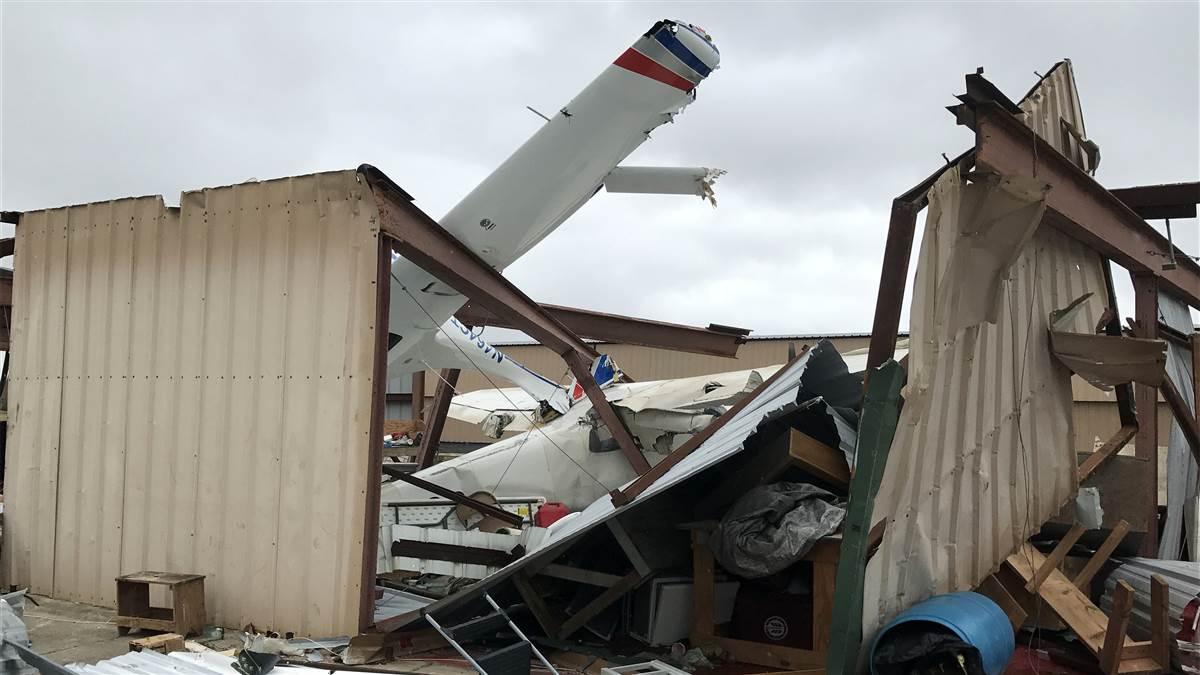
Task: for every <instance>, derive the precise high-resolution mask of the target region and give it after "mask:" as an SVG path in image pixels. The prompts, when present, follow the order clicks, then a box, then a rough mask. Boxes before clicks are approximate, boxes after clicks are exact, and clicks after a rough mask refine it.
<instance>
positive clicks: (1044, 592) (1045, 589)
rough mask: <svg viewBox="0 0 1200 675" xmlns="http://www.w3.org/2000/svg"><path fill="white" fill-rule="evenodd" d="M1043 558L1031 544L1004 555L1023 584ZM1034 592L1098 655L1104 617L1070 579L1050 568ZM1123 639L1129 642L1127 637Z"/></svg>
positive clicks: (1105, 622)
mask: <svg viewBox="0 0 1200 675" xmlns="http://www.w3.org/2000/svg"><path fill="white" fill-rule="evenodd" d="M1045 561H1046V556H1044V555H1042V553H1041V552H1040V551H1038V550H1037V549H1036V548H1034V547H1033V546H1032V545H1031V544H1028V543H1025V544H1022V545H1021V547H1020V548H1018V549H1017V551H1016V552H1015V553H1013V554H1012V555H1010V556H1008V559H1007V561H1006V562H1007V563H1008V566H1009V568H1010V569H1012V570H1013V571H1014V572H1016V573H1017V574H1018V575H1019V576H1020V577H1021V578H1022V579H1024V580H1025V581H1026V582H1027V583H1028V582H1029V581H1030V580H1032V579H1033V575H1034V574H1035V572H1036V570H1037V569H1038V568H1039V567H1041V565H1042V563H1044V562H1045ZM1038 595H1039V596H1040V597H1041V598H1042V600H1044V601H1045V602H1046V604H1047V605H1049V606H1050V609H1052V610H1054V613H1055V614H1057V615H1058V616H1059V618H1061V619H1062V620H1063V623H1065V624H1067V627H1068V628H1070V629H1071V631H1072V632H1074V633H1075V634H1076V635H1077V636H1079V639H1080V640H1082V641H1083V643H1084V644H1085V645H1086V646H1087V648H1088V650H1089V651H1091V652H1092V653H1093V654H1099V653H1100V650H1101V649H1102V648H1103V647H1104V635H1105V631H1106V629H1107V628H1108V616H1107V615H1105V614H1104V612H1103V611H1101V610H1100V608H1099V607H1097V606H1096V605H1094V604H1093V603H1092V601H1091V600H1090V599H1089V598H1088V596H1087V595H1086V594H1085V593H1084V592H1083V591H1081V590H1079V589H1078V588H1076V587H1075V584H1073V583H1071V580H1070V579H1068V578H1067V577H1066V575H1064V574H1063V573H1062V572H1060V571H1059V570H1057V569H1054V570H1051V572H1050V575H1049V576H1047V577H1046V580H1045V581H1044V582H1043V583H1042V586H1041V588H1039V589H1038ZM1125 640H1126V642H1127V643H1129V644H1132V643H1133V641H1132V640H1130V639H1129V638H1128V637H1127V638H1125Z"/></svg>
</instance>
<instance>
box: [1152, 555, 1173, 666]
mask: <svg viewBox="0 0 1200 675" xmlns="http://www.w3.org/2000/svg"><path fill="white" fill-rule="evenodd" d="M1169 590H1170V589H1168V588H1167V582H1165V581H1163V578H1162V577H1160V576H1158V575H1157V574H1154V575H1151V576H1150V657H1151V658H1153V659H1154V660H1155V661H1156V662H1157V663H1158V665H1159V666H1161V667H1162V669H1163V671H1164V672H1165V671H1168V670H1170V669H1171V642H1173V641H1174V639H1173V636H1172V635H1171V625H1170V614H1169V613H1170V610H1171V601H1170V594H1169Z"/></svg>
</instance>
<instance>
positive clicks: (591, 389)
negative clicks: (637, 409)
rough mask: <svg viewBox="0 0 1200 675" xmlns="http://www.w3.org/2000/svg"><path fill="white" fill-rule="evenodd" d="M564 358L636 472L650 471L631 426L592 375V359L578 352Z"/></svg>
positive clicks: (648, 463)
mask: <svg viewBox="0 0 1200 675" xmlns="http://www.w3.org/2000/svg"><path fill="white" fill-rule="evenodd" d="M563 358H564V359H565V360H566V362H567V366H568V367H569V368H570V369H571V372H572V373H574V375H575V379H576V380H578V381H579V384H580V386H582V387H583V392H584V393H585V394H587V397H588V400H589V401H591V402H592V408H594V409H595V410H596V412H597V413H598V414H599V415H600V421H602V422H604V426H606V427H608V431H609V433H611V434H612V436H613V438H614V439H615V440H616V441H617V445H618V446H619V447H620V448H621V454H623V455H624V456H625V460H626V461H627V462H629V466H631V467H633V470H634V472H636V473H637V475H639V476H640V475H642V474H644V473H646V472H647V471H649V470H650V462H647V461H646V456H645V455H643V454H642V451H641V450H640V449H639V448H638V445H637V441H635V440H634V438H633V434H631V433H630V432H629V427H627V426H625V422H623V421H622V420H621V418H620V417H619V416H618V415H617V410H616V408H614V407H613V406H612V404H611V403H609V402H608V398H606V397H605V396H604V392H603V391H602V390H601V389H600V385H598V384H596V380H595V379H594V378H593V377H592V362H591V359H589V358H587V357H586V356H584V355H582V354H580V353H578V352H568V353H566V354H563Z"/></svg>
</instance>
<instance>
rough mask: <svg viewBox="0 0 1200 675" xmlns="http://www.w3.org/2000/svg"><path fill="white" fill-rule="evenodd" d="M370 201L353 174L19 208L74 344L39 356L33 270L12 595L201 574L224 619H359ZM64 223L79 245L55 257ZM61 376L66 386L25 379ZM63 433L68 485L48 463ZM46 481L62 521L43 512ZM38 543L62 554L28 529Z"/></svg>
mask: <svg viewBox="0 0 1200 675" xmlns="http://www.w3.org/2000/svg"><path fill="white" fill-rule="evenodd" d="M366 190H367V188H366V186H365V185H362V184H360V183H359V182H358V178H357V174H356V173H355V172H340V173H332V174H318V175H314V176H303V177H298V178H293V179H283V180H279V181H270V182H265V183H246V184H242V185H237V186H232V187H226V188H216V189H210V190H204V191H199V192H191V193H185V194H184V195H183V196H182V199H181V207H180V208H179V209H166V208H164V207H163V205H162V201H161V199H160V198H145V199H139V200H118V201H116V202H106V203H100V204H92V205H86V206H81V207H72V208H71V209H69V210H58V211H53V212H41V213H35V214H28V215H27V216H26V217H24V219H23V221H22V224H21V226H19V227H18V249H17V260H18V267H19V269H21V270H22V272H25V270H26V269H34V270H36V269H37V268H38V267H42V268H43V269H44V271H43V276H44V277H45V279H44V281H49V282H51V283H49V284H47V283H41V284H39V285H37V286H36V288H38V289H39V292H44V291H41V290H40V289H46V290H48V291H51V292H53V291H55V290H56V288H57V293H58V294H59V296H60V297H61V296H62V295H64V294H65V296H66V300H65V303H62V304H65V309H66V321H65V326H63V325H62V319H61V314H62V308H61V306H60V308H59V315H60V318H59V320H58V321H59V324H58V327H59V330H57V332H56V333H53V334H57V335H65V343H63V342H58V343H57V345H55V344H54V341H53V340H50V341H49V344H48V345H44V343H46V342H47V341H46V340H45V339H44V337H43V336H44V334H46V331H45V329H44V328H42V326H49V327H50V328H51V329H53V328H54V326H55V324H54V318H53V317H54V313H53V312H52V311H50V310H51V309H52V307H50V305H49V304H48V303H47V301H46V300H45V299H44V298H40V297H29V298H28V300H26V298H27V297H28V296H30V294H31V293H30V289H32V288H35V286H32V285H24V284H22V283H21V282H20V280H18V282H17V294H18V298H21V299H22V303H21V305H18V307H22V306H23V307H24V308H29V310H30V311H27V312H25V313H22V310H21V309H18V313H17V316H16V317H15V318H14V322H15V323H16V322H20V323H19V324H18V325H14V336H15V340H19V342H16V341H15V346H14V354H20V355H21V357H18V358H15V359H14V364H13V367H14V371H13V374H14V378H16V377H20V378H21V379H20V380H19V381H18V380H16V379H14V388H13V389H14V391H13V394H14V399H13V400H14V401H15V405H14V409H15V410H17V411H18V412H17V415H18V416H19V417H17V419H18V420H19V421H16V422H15V423H14V424H13V425H12V427H11V430H10V434H11V435H10V448H12V450H10V452H11V453H12V455H11V456H13V457H15V458H17V459H16V461H15V462H13V463H12V464H10V474H9V475H10V477H11V478H15V477H16V476H21V477H22V478H25V482H26V483H27V484H28V486H29V488H28V490H26V489H25V488H24V487H18V488H17V489H16V490H15V491H10V492H15V494H13V496H12V497H10V499H9V501H10V503H9V504H8V506H9V509H8V510H9V513H8V514H6V515H7V516H8V521H9V527H10V531H12V532H13V533H14V540H12V541H11V543H12V544H14V547H13V550H12V551H11V552H8V548H9V547H7V546H6V553H8V555H9V560H8V565H7V568H8V569H9V571H10V574H11V576H12V579H13V581H14V582H15V583H27V582H29V581H33V582H34V584H33V585H34V586H35V588H34V590H36V591H40V592H47V593H53V594H54V595H56V596H58V597H63V598H67V599H73V600H82V601H86V602H96V603H100V604H107V605H111V604H113V601H114V597H113V595H114V591H115V584H114V583H113V577H115V576H117V575H118V574H121V573H125V572H131V571H137V570H140V569H165V570H168V571H180V572H198V573H201V574H205V575H207V579H206V588H207V599H208V609H209V619H210V620H211V621H213V622H215V623H219V624H222V625H233V626H240V625H244V624H246V623H250V622H253V623H255V624H257V625H259V626H263V627H272V628H274V629H277V630H280V631H284V630H293V631H296V632H300V633H309V634H339V633H347V632H351V631H354V630H356V629H357V627H358V601H359V586H360V584H361V570H360V568H361V547H362V536H363V532H364V518H365V501H366V490H367V485H366V478H367V475H368V472H367V466H366V463H367V458H368V451H369V423H370V417H371V414H370V413H371V402H372V394H373V382H372V376H373V372H372V371H373V364H374V358H375V356H374V335H375V325H374V323H375V306H376V288H375V284H376V279H375V276H376V258H377V255H378V234H377V232H376V230H375V227H374V217H375V215H376V214H375V210H374V206H373V201H370V200H367V201H366V202H363V201H362V199H361V198H362V196H363V193H364V191H366ZM53 228H59V229H62V230H63V231H64V232H67V230H69V236H70V239H69V247H68V240H67V239H63V240H62V244H61V245H57V248H54V247H50V249H49V251H48V252H47V253H42V251H43V250H46V249H47V242H46V237H45V235H44V233H45V231H47V230H48V229H53ZM42 258H45V259H46V261H45V262H44V263H43V262H42ZM54 283H59V284H60V286H59V287H55V286H54ZM30 312H32V313H33V318H35V319H36V320H37V322H38V323H39V324H40V325H39V331H40V332H32V333H31V331H30V330H29V329H28V326H29V324H30V318H31V316H30ZM22 357H23V358H22ZM29 364H37V365H36V367H30V365H29ZM55 369H63V370H64V372H65V379H64V381H65V383H66V385H65V386H64V387H63V388H62V391H61V393H58V390H57V386H58V385H57V384H55V385H54V386H50V387H45V386H41V384H40V383H41V382H42V381H45V382H55V383H57V382H58V380H57V379H45V378H44V379H43V380H39V381H38V383H39V384H38V387H37V389H36V390H35V388H34V387H31V386H30V382H31V380H29V379H28V378H31V377H33V376H35V375H37V376H40V375H41V374H42V373H44V372H50V373H53V372H55ZM43 390H44V391H45V393H43ZM60 402H61V404H62V410H61V419H62V422H61V429H60V428H59V425H58V418H59V412H58V407H57V406H58V404H59V403H60ZM22 411H23V412H26V413H28V414H24V415H22V414H21V412H22ZM50 418H53V419H54V425H53V426H50V425H49V422H45V423H43V421H44V420H48V419H50ZM35 422H36V424H34V423H35ZM47 429H48V430H47ZM44 439H48V440H49V441H50V443H47V442H46V440H44ZM60 441H61V445H62V448H63V449H62V453H61V454H62V462H61V463H60V464H61V465H60V466H59V467H58V468H57V469H56V471H57V473H58V474H61V480H59V479H57V478H55V477H52V476H47V475H45V474H47V473H49V472H48V471H46V470H44V469H43V467H45V466H47V465H48V464H49V463H50V461H51V459H52V458H53V457H56V456H57V454H58V452H59V451H58V450H57V445H55V443H59V442H60ZM9 484H10V485H13V484H14V482H9ZM35 490H40V491H41V492H42V493H43V494H45V495H47V498H46V499H45V500H44V501H48V502H49V504H48V506H49V507H50V508H49V510H47V509H46V508H44V507H45V506H46V505H42V506H43V508H41V509H31V508H28V504H29V503H30V499H27V495H33V494H35V493H34V491H35ZM55 506H57V511H58V513H57V517H55V516H54V515H53V514H54V507H55ZM46 513H49V514H51V515H50V516H49V517H48V518H47V516H46V515H45V514H46ZM47 521H48V522H47ZM56 530H57V532H56ZM42 532H49V533H50V536H51V537H53V541H54V545H53V546H46V545H44V544H43V545H40V546H39V545H38V544H37V542H36V540H32V539H30V537H32V536H34V535H35V534H37V533H42ZM33 553H37V554H38V559H39V561H44V562H45V563H46V566H45V567H41V568H39V567H38V565H37V564H34V563H33V562H31V561H30V560H29V559H30V558H32V557H33V555H32V554H33ZM36 569H43V570H50V569H53V570H54V578H53V579H52V580H51V579H49V578H48V576H49V575H48V574H45V573H42V574H41V575H40V576H39V575H38V573H37V572H35V571H34V570H36Z"/></svg>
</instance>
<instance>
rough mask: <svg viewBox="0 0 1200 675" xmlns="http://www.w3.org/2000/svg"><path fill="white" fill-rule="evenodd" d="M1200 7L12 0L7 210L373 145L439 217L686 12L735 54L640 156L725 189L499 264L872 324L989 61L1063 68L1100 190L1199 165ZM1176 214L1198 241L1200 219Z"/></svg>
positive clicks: (633, 208)
mask: <svg viewBox="0 0 1200 675" xmlns="http://www.w3.org/2000/svg"><path fill="white" fill-rule="evenodd" d="M1198 7H1200V4H1198V3H1197V2H1178V3H1152V2H1139V3H1130V4H1121V3H1113V2H1104V3H1100V2H1096V3H1078V2H1077V3H1062V4H1053V3H1051V4H1034V3H1029V4H1021V3H995V4H989V3H965V2H963V3H946V2H943V3H935V4H912V3H904V4H900V3H895V4H891V3H857V4H856V3H840V4H836V5H835V4H823V3H745V2H743V3H736V4H735V3H704V4H699V3H695V4H689V3H679V4H672V5H657V4H640V3H621V4H608V3H588V4H582V3H572V4H567V3H537V4H532V3H529V4H516V3H459V4H452V3H439V4H436V5H435V4H422V3H391V4H386V3H373V4H350V3H339V4H332V3H330V4H324V3H307V4H298V3H285V2H276V3H257V4H251V3H223V4H222V3H206V4H184V3H165V2H164V3H142V4H120V3H87V4H84V3H72V4H57V5H56V4H52V3H36V4H23V3H17V2H8V1H6V2H3V4H0V22H2V24H3V25H2V38H0V39H2V50H0V51H2V53H0V56H2V59H3V65H2V70H0V75H2V78H3V80H2V83H0V84H2V86H0V95H2V97H3V102H2V113H3V120H2V123H0V142H2V144H3V161H2V165H0V170H2V175H0V206H2V207H3V208H4V209H6V210H13V209H15V210H25V209H33V208H39V207H46V206H56V205H62V204H67V203H78V202H86V201H93V200H102V199H109V198H114V197H121V196H129V195H144V194H155V193H157V194H162V195H164V196H165V197H166V199H167V201H168V203H172V204H174V203H178V195H179V193H180V191H181V190H185V189H193V188H198V187H203V186H215V185H224V184H229V183H235V182H240V181H244V180H247V179H249V178H259V179H266V178H272V177H278V176H286V175H294V174H303V173H309V172H313V171H321V170H328V169H340V168H349V167H354V166H357V165H358V164H361V163H363V162H369V163H371V164H375V165H377V166H379V167H381V168H382V169H384V170H385V171H386V172H387V173H388V174H389V175H390V176H391V177H392V178H393V179H395V180H396V181H397V182H398V183H399V184H401V185H402V186H404V187H405V188H406V189H407V190H408V191H409V192H410V193H412V194H413V195H414V196H415V197H416V198H417V203H418V204H419V205H420V206H422V207H423V208H424V209H425V210H426V211H428V212H429V213H430V214H432V215H434V216H435V217H437V216H440V215H441V214H442V213H444V212H445V211H446V210H448V209H449V208H450V207H451V206H452V205H453V204H454V203H455V202H456V201H457V200H458V199H459V198H461V197H462V196H463V195H464V194H466V193H467V192H468V191H469V190H470V188H471V187H472V186H474V185H475V184H476V183H477V182H478V181H479V180H480V179H482V178H483V177H484V176H485V175H487V173H488V172H489V171H490V170H491V169H492V168H493V167H494V166H496V165H497V164H498V163H499V162H500V161H502V160H503V159H504V158H505V157H506V156H507V155H508V154H509V153H510V152H511V151H512V150H514V149H515V148H516V147H517V146H518V145H519V144H520V143H521V142H523V141H524V139H525V138H527V137H528V136H529V135H530V134H532V133H533V132H534V131H535V130H536V129H537V128H538V126H539V125H540V124H541V120H540V119H539V118H537V117H535V116H534V115H533V114H532V113H530V112H529V111H527V110H526V109H525V106H527V105H529V106H533V107H534V108H537V109H540V110H548V111H554V110H557V109H559V108H560V107H562V106H563V104H565V103H566V102H567V101H568V100H569V99H570V98H571V97H572V96H573V95H574V94H575V93H577V92H578V91H579V90H580V89H582V88H583V87H584V86H585V85H586V84H587V83H588V82H589V81H590V80H591V79H592V78H593V77H594V76H595V75H596V74H597V73H599V72H600V71H601V69H603V68H604V67H605V66H606V65H607V64H609V63H610V62H611V61H612V60H613V59H614V58H615V57H616V56H617V55H618V54H620V53H621V51H623V50H624V49H625V48H626V47H627V46H628V45H629V44H630V43H632V42H633V41H634V40H635V39H636V38H637V37H638V36H639V35H640V34H641V33H642V32H644V31H645V30H646V28H648V27H649V26H650V25H651V24H652V23H653V22H654V21H655V20H657V19H659V18H663V17H673V18H679V19H683V20H686V21H689V22H692V23H695V24H698V25H700V26H703V27H705V28H706V29H707V30H708V31H709V32H710V33H711V34H712V35H713V36H714V38H715V41H716V43H717V44H718V46H719V47H720V49H721V53H722V63H721V69H720V70H719V71H718V72H716V73H714V74H713V76H712V77H710V78H709V79H708V80H707V81H706V82H704V83H703V85H702V86H701V87H700V91H699V100H698V101H697V102H696V103H695V104H693V105H692V106H691V107H690V108H688V109H687V111H686V112H685V113H684V114H683V115H682V116H681V117H680V118H679V119H678V120H677V123H676V124H675V125H672V126H668V127H664V128H662V129H660V130H659V131H658V132H657V133H656V134H655V137H654V139H653V140H652V141H650V142H649V143H647V144H646V145H644V146H643V147H642V148H641V149H640V150H639V151H637V152H636V153H635V155H634V156H632V157H631V158H630V160H629V162H630V163H634V164H663V165H669V164H679V165H690V166H694V165H704V166H715V167H721V168H724V169H727V170H728V171H729V174H728V175H727V176H725V177H724V178H722V179H721V182H720V183H719V184H718V199H719V202H720V206H719V207H718V208H717V209H713V208H711V207H709V206H708V205H707V204H704V203H702V202H701V201H699V200H698V199H693V198H683V197H676V198H661V197H652V196H642V195H609V194H604V193H601V194H599V195H597V197H596V198H595V199H594V200H592V202H590V203H589V204H587V205H586V206H585V207H584V208H583V209H582V210H581V211H580V212H579V213H578V214H577V215H576V216H574V217H573V218H572V219H570V220H569V221H568V222H567V223H566V224H565V225H564V226H563V227H562V228H560V229H559V231H557V232H556V233H555V234H554V235H552V236H551V237H550V238H549V239H547V240H546V241H545V242H543V243H542V244H541V245H540V246H539V247H537V248H536V249H535V250H534V251H533V252H531V253H530V254H529V255H527V256H526V257H525V258H523V259H522V260H520V261H519V262H518V263H517V264H515V265H514V266H513V267H511V268H510V269H509V276H510V277H511V278H512V279H513V280H514V281H515V282H516V283H517V284H518V285H520V286H521V287H522V288H523V289H525V290H526V292H528V293H529V294H530V295H532V296H533V297H535V298H536V299H538V300H541V301H544V302H553V303H560V304H570V305H576V306H581V307H587V308H591V309H597V310H603V311H609V312H618V313H626V314H633V315H638V316H646V317H652V318H657V319H661V320H668V321H677V322H683V323H693V324H701V325H703V324H707V323H709V322H717V323H723V324H732V325H738V326H745V327H748V328H752V329H754V330H755V331H756V332H757V333H759V334H780V333H820V332H851V331H865V330H867V329H869V327H870V321H871V315H872V309H873V304H874V295H875V291H876V285H877V283H878V278H879V264H880V260H881V257H882V249H883V242H884V236H885V231H886V224H887V210H888V207H889V205H890V202H891V198H892V197H893V196H895V195H897V194H899V193H900V192H903V191H904V190H905V189H907V188H908V187H910V186H911V185H912V184H914V183H916V182H917V181H919V180H920V179H921V178H923V177H924V176H925V175H927V174H928V173H930V172H931V171H932V170H933V169H935V168H936V167H937V166H939V165H940V164H941V162H942V159H941V154H942V153H946V154H947V155H951V156H953V155H955V154H957V153H958V152H959V151H961V150H962V149H964V148H966V147H967V146H968V145H970V144H971V142H972V135H971V133H970V132H969V130H967V129H965V128H963V127H956V126H955V125H954V121H953V119H952V118H951V116H950V115H949V114H948V113H947V112H946V111H945V110H944V109H943V106H946V105H949V104H953V103H955V100H954V99H953V95H954V94H956V93H960V92H961V91H962V90H963V75H964V74H965V73H967V72H973V71H974V70H975V68H976V67H979V66H982V67H984V68H985V73H986V75H987V76H988V77H989V79H991V80H992V81H993V82H995V83H996V84H997V85H999V86H1000V87H1001V88H1002V89H1003V90H1004V91H1006V92H1007V93H1008V94H1009V95H1010V96H1012V97H1013V98H1018V97H1020V96H1021V95H1022V94H1024V92H1025V91H1026V90H1027V89H1028V88H1029V86H1031V85H1032V84H1033V83H1034V82H1035V81H1036V79H1037V77H1038V76H1037V74H1036V73H1038V72H1042V73H1044V72H1046V70H1048V69H1049V68H1050V67H1051V66H1052V65H1053V64H1054V63H1055V62H1056V61H1057V60H1059V59H1061V58H1063V57H1068V58H1070V59H1071V60H1072V61H1073V63H1074V65H1075V71H1076V76H1077V79H1078V85H1079V90H1080V96H1081V99H1082V102H1083V107H1084V115H1085V119H1086V123H1087V133H1088V135H1089V136H1090V137H1091V138H1092V139H1093V140H1095V141H1096V142H1098V143H1099V144H1100V146H1101V149H1102V152H1103V161H1102V164H1101V166H1100V171H1099V174H1098V178H1099V179H1100V180H1101V182H1102V183H1104V184H1105V185H1107V186H1110V187H1120V186H1126V185H1133V184H1147V183H1159V182H1175V181H1184V180H1196V179H1197V178H1198V175H1200V136H1198V134H1200V131H1198V130H1200V72H1198V71H1200V37H1198V36H1200V11H1198ZM1176 225H1177V227H1176V238H1177V241H1178V243H1179V244H1180V245H1182V246H1183V247H1184V248H1185V249H1187V250H1188V251H1190V252H1191V253H1193V254H1195V253H1197V252H1198V250H1200V231H1198V230H1200V227H1198V226H1197V223H1196V221H1195V220H1192V221H1181V222H1179V223H1176ZM581 256H582V259H583V260H586V261H587V264H586V265H581V264H579V263H578V262H576V261H577V260H578V259H580V257H581ZM1118 280H1119V282H1120V285H1121V288H1122V295H1123V296H1124V297H1125V300H1124V302H1123V307H1122V314H1125V315H1129V314H1131V313H1132V304H1131V302H1130V301H1129V299H1128V298H1129V296H1128V292H1127V291H1126V290H1125V289H1126V288H1127V287H1128V284H1127V282H1126V279H1125V278H1124V277H1122V276H1120V275H1118Z"/></svg>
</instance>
